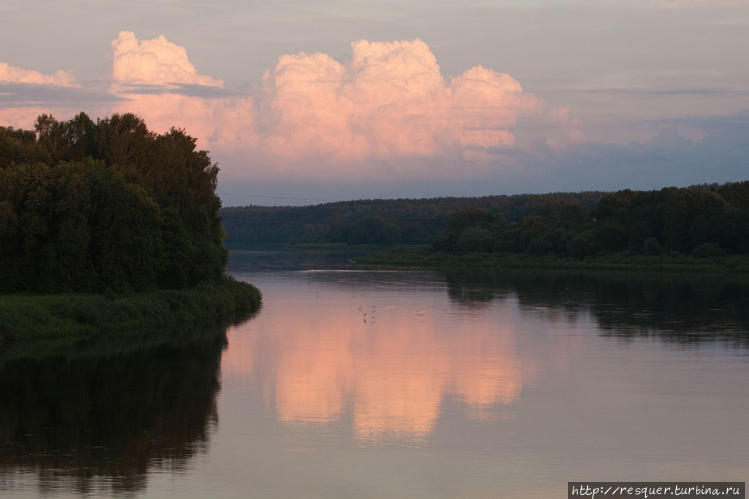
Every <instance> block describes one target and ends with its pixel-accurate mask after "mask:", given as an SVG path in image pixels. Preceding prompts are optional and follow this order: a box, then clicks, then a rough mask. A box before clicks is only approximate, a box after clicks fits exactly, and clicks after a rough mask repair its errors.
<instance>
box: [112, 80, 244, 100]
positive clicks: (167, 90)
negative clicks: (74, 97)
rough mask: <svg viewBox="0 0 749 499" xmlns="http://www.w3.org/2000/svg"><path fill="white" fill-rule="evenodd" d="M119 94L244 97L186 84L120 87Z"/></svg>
mask: <svg viewBox="0 0 749 499" xmlns="http://www.w3.org/2000/svg"><path fill="white" fill-rule="evenodd" d="M118 91H119V93H121V94H137V95H163V94H177V95H184V96H186V97H200V98H202V99H225V98H227V97H238V96H242V97H244V96H246V95H247V94H246V93H244V92H239V91H235V90H229V89H225V88H221V87H214V86H207V85H196V84H188V83H170V84H168V85H145V84H138V85H120V86H119V88H118Z"/></svg>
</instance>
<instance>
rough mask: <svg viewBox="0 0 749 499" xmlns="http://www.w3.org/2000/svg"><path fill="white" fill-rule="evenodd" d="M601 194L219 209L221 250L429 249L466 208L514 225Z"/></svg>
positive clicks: (584, 204)
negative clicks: (315, 246) (298, 246)
mask: <svg viewBox="0 0 749 499" xmlns="http://www.w3.org/2000/svg"><path fill="white" fill-rule="evenodd" d="M602 195H603V193H600V192H581V193H553V194H521V195H513V196H505V195H503V196H486V197H475V198H470V197H464V198H458V197H444V198H433V199H392V200H390V199H376V200H361V201H346V202H337V203H326V204H320V205H315V206H300V207H291V206H280V207H261V206H246V207H241V208H240V207H236V208H223V209H222V210H221V212H220V213H221V218H222V223H223V226H224V229H225V231H226V233H227V239H226V245H227V246H228V247H230V248H241V247H244V246H247V245H251V244H258V243H326V242H327V243H347V244H384V245H392V244H429V243H432V242H433V241H434V240H435V237H436V236H437V235H438V234H440V233H441V232H442V231H444V230H445V229H446V227H447V225H448V221H449V218H450V216H451V215H453V214H455V213H456V212H459V211H461V210H466V209H469V208H480V209H483V210H486V211H487V212H489V213H497V214H501V215H502V216H503V217H504V218H505V219H506V220H510V221H515V220H520V219H521V218H523V217H526V216H528V215H530V214H532V213H535V212H536V211H538V210H539V209H540V208H541V207H543V206H546V205H548V204H550V203H575V204H577V205H579V206H580V207H581V208H582V209H583V210H590V209H592V208H593V207H594V206H595V203H596V201H598V199H600V197H601V196H602Z"/></svg>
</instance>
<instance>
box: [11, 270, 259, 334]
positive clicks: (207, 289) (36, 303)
mask: <svg viewBox="0 0 749 499" xmlns="http://www.w3.org/2000/svg"><path fill="white" fill-rule="evenodd" d="M261 299H262V298H261V295H260V292H259V291H258V290H257V288H255V287H254V286H252V285H250V284H247V283H243V282H239V281H236V280H234V279H232V278H230V277H224V278H222V279H221V280H219V281H217V282H210V283H204V284H200V285H198V286H195V287H193V288H187V289H174V290H164V289H162V290H155V291H148V292H143V293H132V294H122V295H103V294H82V293H69V294H5V295H0V347H2V346H3V345H7V344H9V343H12V342H14V341H15V340H20V339H50V340H54V339H58V338H82V337H89V336H95V335H101V334H107V333H109V332H113V331H121V330H133V329H142V328H153V327H160V326H172V325H176V324H181V323H191V322H198V321H206V320H212V319H220V320H222V321H226V320H230V319H232V318H239V317H241V316H244V315H248V314H250V313H251V312H253V311H255V310H257V309H258V308H259V307H260V303H261Z"/></svg>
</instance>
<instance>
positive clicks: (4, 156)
mask: <svg viewBox="0 0 749 499" xmlns="http://www.w3.org/2000/svg"><path fill="white" fill-rule="evenodd" d="M217 173H218V168H217V167H216V166H215V165H214V164H212V163H211V160H210V158H209V156H208V154H207V152H206V151H199V150H196V147H195V139H194V138H192V137H190V136H188V135H186V134H185V133H184V132H183V131H182V130H179V129H172V130H170V131H169V132H167V133H164V134H156V133H154V132H151V131H149V130H148V129H147V127H146V125H145V123H144V122H143V121H142V120H140V119H139V118H137V117H136V116H134V115H132V114H124V115H117V114H115V115H113V116H111V117H109V118H106V119H99V120H97V121H96V122H94V121H92V120H91V119H90V118H89V117H88V116H86V115H85V114H83V113H81V114H79V115H77V116H75V117H74V118H73V119H71V120H69V121H62V122H61V121H57V120H55V119H54V118H52V117H51V116H48V115H42V116H40V117H39V118H38V119H37V121H36V126H35V129H34V130H33V131H32V130H18V129H13V128H4V127H0V291H2V292H8V291H11V292H13V291H43V292H60V291H106V290H108V289H111V290H113V291H123V290H144V289H153V288H182V287H187V286H192V285H195V284H197V283H199V282H204V281H210V280H214V279H217V278H219V277H220V276H222V275H223V268H224V264H225V262H226V251H225V250H224V248H223V243H222V236H223V233H222V230H221V225H220V221H219V218H218V209H219V208H220V201H219V199H218V197H216V195H215V194H214V191H215V188H216V175H217Z"/></svg>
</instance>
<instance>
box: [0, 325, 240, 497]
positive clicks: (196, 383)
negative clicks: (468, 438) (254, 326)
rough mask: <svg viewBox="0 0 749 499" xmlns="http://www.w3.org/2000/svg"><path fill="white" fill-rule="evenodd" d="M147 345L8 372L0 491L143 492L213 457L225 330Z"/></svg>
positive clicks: (25, 364)
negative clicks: (155, 478) (208, 454)
mask: <svg viewBox="0 0 749 499" xmlns="http://www.w3.org/2000/svg"><path fill="white" fill-rule="evenodd" d="M148 343H151V344H149V345H147V346H144V345H141V346H139V347H138V346H136V347H135V348H131V349H129V350H127V353H124V352H123V351H122V350H121V351H120V352H119V353H101V352H100V353H97V352H96V348H95V347H94V348H93V351H92V349H91V348H89V349H88V350H87V351H86V352H85V353H82V354H80V355H73V356H71V355H67V354H66V355H64V356H54V357H47V358H43V359H31V358H28V357H26V358H23V357H21V358H15V359H11V360H6V361H5V362H3V363H2V364H0V366H1V367H0V400H1V401H2V403H1V404H0V492H1V491H2V489H3V488H10V489H12V488H13V486H14V482H15V479H14V477H17V476H18V474H19V473H36V474H37V475H38V478H39V484H40V485H39V486H40V488H41V489H42V491H45V490H59V489H68V490H69V491H72V492H75V493H79V494H83V493H96V492H97V491H101V492H105V491H106V492H111V493H114V494H116V495H117V494H118V493H123V492H137V491H141V490H143V489H144V488H145V485H146V476H147V472H148V471H149V470H151V469H156V468H165V467H166V468H168V469H170V470H173V471H177V472H178V471H179V470H180V469H184V467H185V466H186V464H187V462H188V460H189V459H190V458H191V457H192V456H194V455H195V454H196V453H200V452H204V451H205V450H206V449H207V446H208V440H209V437H210V434H211V429H212V428H213V427H215V425H216V424H217V412H216V395H217V393H218V391H219V365H220V360H221V351H222V349H223V347H224V346H225V344H226V336H225V328H223V327H217V328H212V329H210V330H208V331H206V330H204V329H201V330H200V331H192V332H180V333H176V334H175V333H174V332H172V333H170V334H169V339H168V340H166V341H164V342H163V343H161V344H159V345H153V344H152V342H151V341H149V342H148ZM6 357H7V355H6Z"/></svg>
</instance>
